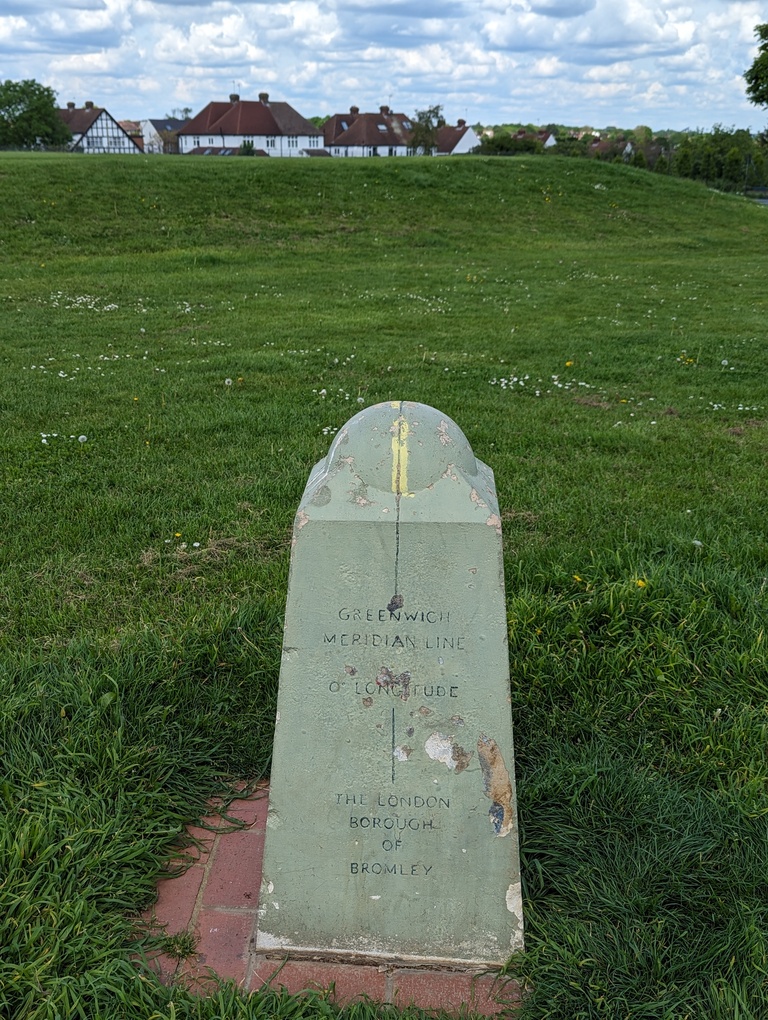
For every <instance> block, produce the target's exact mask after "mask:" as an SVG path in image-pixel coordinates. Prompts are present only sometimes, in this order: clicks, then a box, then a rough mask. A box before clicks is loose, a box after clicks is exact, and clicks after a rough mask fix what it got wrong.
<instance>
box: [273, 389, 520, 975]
mask: <svg viewBox="0 0 768 1020" xmlns="http://www.w3.org/2000/svg"><path fill="white" fill-rule="evenodd" d="M489 525H490V526H489ZM500 529H501V517H500V515H499V508H498V503H497V499H496V493H495V486H494V480H493V474H492V472H491V471H490V469H489V468H488V467H486V466H485V465H484V464H482V463H481V462H480V461H478V460H477V459H476V458H475V456H474V453H473V452H472V450H471V448H470V446H469V443H468V442H467V440H466V437H465V436H464V434H463V433H462V431H461V429H460V428H459V427H458V425H456V423H455V422H453V421H451V420H450V419H449V418H447V417H446V416H445V415H444V414H441V413H440V412H438V411H435V410H434V409H433V408H429V407H426V406H424V405H421V404H411V403H408V402H399V401H398V402H394V403H386V404H379V405H376V406H375V407H371V408H367V409H366V410H365V411H362V412H361V413H360V414H358V415H356V416H355V417H354V418H352V419H351V420H350V421H349V422H348V423H347V425H345V426H344V428H343V429H341V430H340V431H339V433H337V435H336V438H335V440H334V442H333V444H332V445H331V448H330V450H329V452H328V455H327V457H326V458H325V459H324V460H322V461H321V462H320V463H319V464H317V465H316V466H315V468H314V469H313V470H312V473H311V474H310V477H309V480H308V482H307V487H306V490H305V493H304V496H303V498H302V502H301V505H300V507H299V510H298V513H297V517H296V524H295V527H294V548H293V553H292V558H291V575H290V582H289V592H288V604H287V607H286V618H285V635H284V655H283V660H282V669H281V675H280V693H279V704H278V708H279V713H280V724H279V726H278V727H277V729H276V735H275V746H274V755H273V771H272V784H271V795H270V813H269V819H268V830H267V841H266V850H265V859H264V885H263V888H262V895H261V900H260V907H259V915H260V916H259V925H258V933H257V936H256V946H257V947H260V948H263V949H274V948H280V949H282V950H285V951H286V952H289V953H293V954H295V955H301V954H302V953H304V954H307V953H331V954H335V955H338V956H340V957H341V958H345V957H346V956H349V957H351V956H353V955H354V956H362V957H364V958H373V959H375V960H382V961H387V960H392V959H401V960H406V961H410V962H419V961H426V962H428V963H430V964H441V963H442V964H450V965H457V966H458V965H466V964H470V965H475V964H477V965H480V966H498V965H500V964H502V963H503V962H505V960H506V959H507V958H508V956H509V954H510V953H511V952H513V951H515V950H518V949H520V948H522V905H521V902H520V897H519V888H520V873H519V864H518V848H517V821H516V813H515V812H516V808H515V799H514V797H515V794H514V753H513V745H512V721H511V718H510V710H509V673H508V652H507V644H506V610H505V599H504V574H503V564H502V555H501V541H500ZM499 837H503V838H499ZM515 890H517V892H516V891H515Z"/></svg>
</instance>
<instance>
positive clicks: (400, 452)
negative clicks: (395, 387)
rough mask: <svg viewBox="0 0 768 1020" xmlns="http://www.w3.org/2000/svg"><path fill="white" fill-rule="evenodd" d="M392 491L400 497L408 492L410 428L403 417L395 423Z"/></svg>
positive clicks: (393, 424)
mask: <svg viewBox="0 0 768 1020" xmlns="http://www.w3.org/2000/svg"><path fill="white" fill-rule="evenodd" d="M392 426H393V429H394V431H393V434H392V491H393V492H394V493H397V495H398V496H400V495H402V494H403V493H404V492H407V491H408V434H409V433H410V431H411V430H410V426H409V425H408V422H407V421H406V420H405V418H403V417H402V416H401V417H400V418H397V419H396V420H395V421H394V422H393V423H392Z"/></svg>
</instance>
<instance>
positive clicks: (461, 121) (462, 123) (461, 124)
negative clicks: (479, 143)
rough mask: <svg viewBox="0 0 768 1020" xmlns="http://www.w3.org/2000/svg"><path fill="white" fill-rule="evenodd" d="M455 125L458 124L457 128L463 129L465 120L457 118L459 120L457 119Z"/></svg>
mask: <svg viewBox="0 0 768 1020" xmlns="http://www.w3.org/2000/svg"><path fill="white" fill-rule="evenodd" d="M456 123H457V124H458V126H459V127H464V125H465V124H466V123H467V122H466V121H465V120H462V119H461V118H459V119H458V121H457V122H456Z"/></svg>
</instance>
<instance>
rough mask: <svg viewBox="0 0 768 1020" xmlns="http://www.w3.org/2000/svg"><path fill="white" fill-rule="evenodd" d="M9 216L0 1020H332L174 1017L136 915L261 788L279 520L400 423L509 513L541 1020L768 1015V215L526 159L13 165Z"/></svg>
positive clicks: (212, 1007) (722, 1019) (269, 1010)
mask: <svg viewBox="0 0 768 1020" xmlns="http://www.w3.org/2000/svg"><path fill="white" fill-rule="evenodd" d="M0 196H1V197H2V201H1V202H0V368H1V371H0V472H1V474H0V480H1V482H2V498H1V499H0V515H1V523H2V526H1V527H0V568H1V570H2V575H1V576H2V583H1V585H0V754H1V755H2V765H3V768H2V780H1V781H0V802H1V803H2V815H1V816H0V1016H2V1017H3V1018H4V1020H5V1018H7V1020H54V1018H57V1017H61V1018H67V1020H68V1018H70V1017H82V1018H87V1020H92V1018H93V1020H95V1018H105V1020H111V1018H113V1017H114V1018H118V1017H124V1018H126V1020H134V1018H136V1020H138V1018H150V1017H152V1018H156V1020H164V1018H166V1017H168V1018H170V1017H176V1018H181V1017H184V1018H187V1017H190V1018H191V1017H195V1018H200V1020H203V1018H208V1020H212V1018H214V1017H227V1018H231V1017H248V1018H251V1017H253V1018H256V1017H259V1018H260V1017H265V1018H266V1017H295V1018H299V1017H313V1016H319V1015H327V1016H333V1015H336V1014H337V1013H338V1011H337V1010H335V1009H334V1008H333V1007H331V1006H330V1004H329V1003H327V1002H326V1001H325V1000H322V999H319V998H315V999H310V1000H307V1001H302V1000H294V999H290V998H289V997H287V996H282V997H281V996H277V995H265V996H254V997H252V998H251V999H250V1000H248V1001H246V1000H244V999H241V998H239V997H238V995H237V993H236V991H235V990H234V989H233V988H231V987H224V988H222V990H221V992H220V993H219V994H218V995H216V996H211V997H210V998H208V999H202V1000H195V999H193V998H191V997H190V996H189V995H188V994H187V993H186V992H184V990H183V989H180V988H175V989H165V988H163V987H162V986H160V985H159V984H157V983H156V981H155V980H154V978H153V977H152V975H151V973H150V972H149V971H148V970H144V969H142V968H141V967H140V966H138V965H137V964H136V962H135V959H134V957H135V955H136V952H137V949H138V950H140V949H141V948H142V946H143V947H144V948H147V949H149V948H151V944H150V941H149V940H148V939H145V940H144V942H143V943H142V942H141V940H140V941H139V942H138V943H137V941H136V939H137V933H138V929H137V926H136V923H135V920H134V919H135V915H136V912H137V911H138V910H140V909H141V908H142V907H144V906H146V905H147V903H149V902H151V899H152V895H153V890H154V884H155V881H156V879H157V877H158V875H159V873H160V872H161V870H162V868H163V865H164V862H165V860H166V859H167V856H168V853H169V850H170V848H171V847H172V846H173V844H174V841H175V840H177V838H178V837H179V834H180V832H181V831H182V828H183V825H184V823H185V822H187V821H190V820H192V819H194V818H196V817H197V815H198V814H199V812H200V811H201V809H202V807H203V805H204V803H205V800H206V798H207V797H209V796H210V795H212V794H214V793H218V794H221V793H223V792H224V791H226V790H227V789H228V788H229V784H230V783H231V782H232V781H233V780H238V779H252V778H256V777H258V776H261V775H263V774H265V773H266V772H268V769H269V758H270V751H271V739H272V723H273V715H274V703H275V696H276V689H277V677H278V669H279V657H280V644H281V622H282V613H283V607H284V600H285V594H286V584H287V571H288V555H289V536H290V529H291V523H292V519H293V515H294V512H295V509H296V506H297V504H298V500H299V497H300V495H301V492H302V489H303V486H304V483H305V481H306V478H307V475H308V472H309V470H310V468H311V466H312V465H313V464H314V463H315V461H317V460H318V459H319V458H320V457H322V456H323V455H324V454H325V452H326V451H327V448H328V445H329V443H330V441H331V437H332V435H333V433H334V432H335V430H337V429H338V428H339V427H340V426H341V425H342V424H343V423H344V422H345V421H346V420H347V419H348V418H349V417H351V415H352V414H354V413H355V412H356V411H357V410H358V409H359V408H360V407H361V406H366V405H368V404H371V403H375V402H377V401H380V400H385V399H410V400H417V401H422V402H424V403H428V404H431V405H433V406H435V407H437V408H439V409H440V410H441V411H443V412H444V413H446V414H447V415H450V416H451V417H452V418H454V419H455V420H456V421H457V422H458V424H459V425H460V426H461V427H462V429H463V430H464V432H465V433H466V434H467V436H468V438H469V440H470V442H471V444H472V446H473V448H474V450H475V453H476V454H477V455H478V456H479V457H480V458H481V459H482V460H484V461H485V462H486V463H488V464H490V465H491V467H492V468H493V469H494V471H495V475H496V481H497V485H498V490H499V499H500V503H501V507H502V510H503V520H504V548H505V568H506V578H507V608H508V619H509V639H510V657H511V675H512V686H511V692H512V711H513V717H514V723H515V738H516V751H517V759H516V771H517V780H518V792H519V811H520V822H521V852H522V865H523V879H524V893H525V909H526V927H527V935H526V943H527V949H526V953H525V955H524V956H523V957H522V958H520V959H518V960H515V961H512V963H511V964H510V969H511V970H512V971H514V972H515V973H516V974H517V975H518V977H519V979H520V980H521V981H522V982H523V983H524V985H525V987H526V988H527V990H528V994H527V998H526V1001H525V1005H524V1007H523V1009H522V1011H521V1013H520V1016H521V1018H523V1020H544V1018H547V1020H550V1018H551V1020H555V1018H557V1020H581V1018H588V1017H589V1018H591V1017H595V1018H611V1020H625V1018H631V1020H651V1018H654V1020H656V1018H658V1020H685V1018H687V1020H703V1018H714V1020H726V1018H727V1020H760V1018H763V1017H765V1016H766V1015H768V758H767V757H766V741H767V739H768V669H767V668H766V651H765V645H766V639H765V621H766V607H767V604H768V536H767V526H766V517H767V515H768V499H766V483H765V479H766V471H767V470H768V341H767V337H766V322H767V321H768V297H767V296H766V293H767V292H766V281H767V280H768V208H766V207H764V206H759V205H757V204H752V203H750V202H749V201H747V200H745V199H740V198H737V197H734V196H725V195H721V194H718V193H715V192H711V191H707V190H706V189H704V188H703V187H702V186H700V185H697V184H694V183H692V182H689V181H683V180H677V179H674V178H666V177H664V178H660V177H656V176H654V175H652V174H649V173H647V172H643V171H633V170H631V169H629V168H626V167H623V166H614V165H601V164H598V163H596V162H594V161H589V162H584V163H581V162H579V161H576V160H558V159H547V160H537V159H535V158H515V159H497V160H494V159H479V158H469V159H455V160H451V159H445V160H442V159H433V160H424V159H408V160H394V159H392V160H384V159H382V160H367V161H363V160H360V161H352V160H350V161H331V160H328V161H322V160H317V161H315V160H306V161H305V160H284V161H275V160H258V159H231V160H221V161H218V162H217V161H215V160H213V159H210V160H204V159H201V160H193V159H183V158H172V157H168V158H155V159H145V158H139V159H137V158H131V159H127V158H126V159H120V158H117V157H104V158H101V157H90V158H85V157H83V158H77V157H72V156H66V157H65V156H50V157H46V156H19V155H13V154H3V155H2V156H0ZM375 1015H376V1016H380V1017H385V1016H386V1017H393V1016H394V1015H395V1014H394V1013H393V1011H391V1010H387V1009H381V1010H379V1011H378V1013H377V1011H376V1010H375V1009H374V1008H373V1007H371V1006H368V1005H362V1006H358V1007H350V1008H348V1009H347V1010H346V1011H344V1016H345V1017H346V1018H347V1020H354V1018H355V1017H358V1018H361V1017H363V1016H365V1017H373V1016H375ZM417 1015H418V1014H417V1013H416V1012H413V1013H411V1016H413V1017H416V1016H417Z"/></svg>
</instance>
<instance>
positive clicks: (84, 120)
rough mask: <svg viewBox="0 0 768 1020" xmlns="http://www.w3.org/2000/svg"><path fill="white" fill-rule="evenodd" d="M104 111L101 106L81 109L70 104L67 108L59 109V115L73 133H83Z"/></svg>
mask: <svg viewBox="0 0 768 1020" xmlns="http://www.w3.org/2000/svg"><path fill="white" fill-rule="evenodd" d="M102 112H103V108H102V107H100V106H91V107H88V108H86V107H83V108H82V109H80V110H76V109H75V108H74V107H72V106H68V107H67V109H66V110H59V116H60V117H61V119H62V120H63V121H64V123H65V124H66V125H67V127H68V128H69V130H70V131H71V132H72V134H73V135H83V134H85V132H86V131H87V130H88V128H90V127H91V126H92V125H93V123H94V121H96V120H98V119H99V116H100V115H101V113H102Z"/></svg>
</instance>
